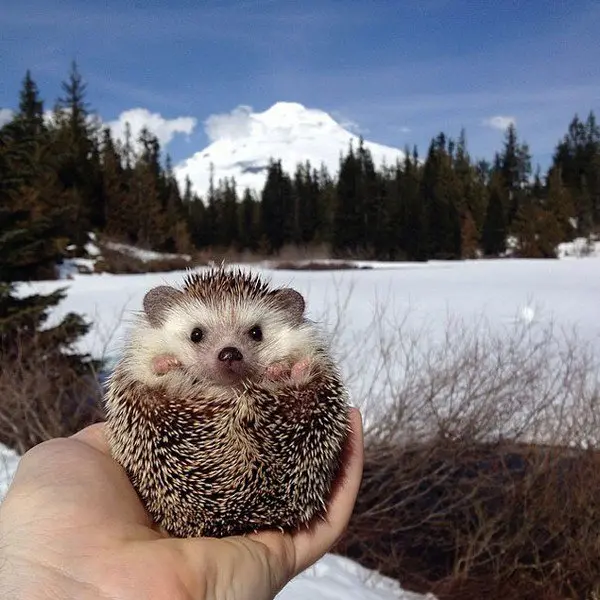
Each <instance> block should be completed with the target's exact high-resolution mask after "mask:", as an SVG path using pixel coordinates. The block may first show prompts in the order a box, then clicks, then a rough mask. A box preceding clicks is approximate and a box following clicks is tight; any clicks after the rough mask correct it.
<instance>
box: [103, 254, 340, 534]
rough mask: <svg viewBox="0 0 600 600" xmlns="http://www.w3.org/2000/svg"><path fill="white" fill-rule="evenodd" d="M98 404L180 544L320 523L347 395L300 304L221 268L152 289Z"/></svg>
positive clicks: (122, 460) (146, 500)
mask: <svg viewBox="0 0 600 600" xmlns="http://www.w3.org/2000/svg"><path fill="white" fill-rule="evenodd" d="M142 304H143V310H141V311H139V313H137V314H136V316H135V320H134V323H133V326H132V328H131V332H130V335H129V336H128V340H127V343H126V344H125V348H124V352H123V355H122V357H121V359H120V360H119V362H118V363H117V365H116V366H115V368H114V370H113V372H112V373H111V376H110V377H109V380H108V386H107V389H106V392H105V397H104V404H105V408H106V418H107V423H106V425H107V438H108V442H109V446H110V448H111V452H112V455H113V457H114V458H115V460H116V461H117V462H118V463H119V464H120V465H121V466H122V467H123V468H124V470H125V471H126V473H127V475H128V477H129V479H130V481H131V483H132V485H133V487H134V488H135V490H136V492H137V494H138V496H139V497H140V499H141V501H142V503H143V504H144V506H145V507H146V509H147V511H148V513H149V514H150V516H151V517H152V519H153V520H154V521H155V523H156V524H157V525H158V526H159V527H160V528H162V530H163V531H165V532H166V533H167V534H168V535H171V536H174V537H199V536H203V537H224V536H230V535H245V534H248V533H252V532H258V531H260V530H264V529H279V530H281V531H293V530H297V529H298V528H302V527H309V526H310V524H311V523H312V522H313V521H314V520H315V519H319V518H320V519H325V518H326V512H327V503H328V498H329V496H330V495H331V491H332V487H333V485H334V484H335V481H336V479H337V477H338V475H339V474H340V470H341V465H342V460H343V459H342V455H343V451H344V447H345V443H346V440H347V435H348V433H349V426H350V423H349V409H350V405H349V400H348V392H347V389H346V387H345V385H344V383H343V381H342V378H341V375H340V371H339V369H338V367H337V366H336V364H335V362H334V360H333V358H332V357H331V354H330V352H329V350H328V348H327V344H326V343H325V338H324V335H323V334H322V333H321V331H320V330H319V328H318V327H317V326H316V324H315V323H314V322H312V321H310V320H309V319H308V318H307V317H306V316H305V308H306V307H305V300H304V297H303V296H302V295H301V294H300V293H299V292H298V291H296V290H294V289H292V288H273V287H272V286H271V284H270V283H269V282H267V281H266V280H265V279H263V278H262V277H261V276H259V275H257V274H252V273H251V272H245V271H243V270H241V269H231V268H226V267H225V266H224V265H221V266H219V267H213V268H209V269H207V270H204V271H200V272H192V271H189V272H188V273H186V275H185V278H184V281H183V286H182V288H181V289H178V288H175V287H171V286H166V285H161V286H158V287H155V288H153V289H150V290H149V291H148V292H147V293H146V295H145V296H144V299H143V303H142Z"/></svg>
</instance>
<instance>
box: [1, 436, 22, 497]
mask: <svg viewBox="0 0 600 600" xmlns="http://www.w3.org/2000/svg"><path fill="white" fill-rule="evenodd" d="M18 464H19V455H18V454H17V453H16V452H15V451H14V450H11V449H10V448H7V447H6V446H4V445H2V444H0V502H2V500H3V499H4V496H5V495H6V490H7V489H8V486H9V485H10V483H11V481H12V478H13V476H14V473H15V471H16V469H17V466H18Z"/></svg>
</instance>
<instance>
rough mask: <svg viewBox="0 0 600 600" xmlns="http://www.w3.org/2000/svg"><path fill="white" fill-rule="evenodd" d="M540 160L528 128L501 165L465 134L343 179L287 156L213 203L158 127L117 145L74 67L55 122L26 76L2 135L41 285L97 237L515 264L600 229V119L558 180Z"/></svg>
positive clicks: (558, 167) (169, 246)
mask: <svg viewBox="0 0 600 600" xmlns="http://www.w3.org/2000/svg"><path fill="white" fill-rule="evenodd" d="M531 163H532V161H531V155H530V152H529V148H528V146H527V144H526V143H525V142H523V141H522V140H520V139H519V137H518V134H517V130H516V128H515V126H514V125H510V126H509V127H508V128H507V130H506V133H505V138H504V141H503V145H502V148H501V149H500V150H499V151H498V152H496V153H495V155H494V157H493V159H492V160H491V161H489V162H488V161H482V160H475V159H474V158H473V157H472V156H471V155H470V154H469V151H468V148H467V142H466V134H465V132H464V131H462V132H461V133H460V135H459V137H458V139H453V138H451V137H449V136H447V135H446V134H444V133H440V134H439V135H437V136H436V137H435V138H434V139H432V140H431V143H430V145H429V148H428V149H427V153H426V154H425V155H424V156H422V157H421V156H419V153H418V150H417V148H416V147H415V148H412V149H409V148H406V149H405V153H404V158H403V159H402V160H400V161H398V162H397V163H396V164H392V165H386V166H379V165H375V164H374V161H373V158H372V156H371V154H370V152H369V151H368V149H367V148H366V147H365V145H364V144H363V142H362V140H361V141H360V142H359V143H358V144H356V146H355V147H349V148H347V149H346V150H345V151H343V152H341V153H340V160H339V168H338V171H337V173H335V174H332V173H330V172H328V170H327V168H326V167H325V166H324V165H319V166H316V165H311V164H310V163H308V162H306V163H302V164H298V165H297V167H296V169H295V171H294V172H293V173H287V172H286V171H285V170H284V168H283V167H282V164H281V161H279V160H278V159H277V157H273V159H272V160H271V162H270V163H269V166H268V169H267V176H266V181H265V184H264V186H263V189H262V190H261V191H260V192H255V191H251V190H248V189H246V190H244V191H243V192H241V194H238V190H237V187H236V184H235V181H234V180H229V179H225V180H219V181H214V177H213V178H211V185H210V189H209V191H208V192H207V193H206V195H205V197H203V198H200V197H199V196H198V195H197V194H196V193H195V192H194V191H193V189H192V186H191V184H190V181H189V180H187V181H186V183H185V185H183V186H182V188H183V189H181V188H180V186H179V185H178V182H177V180H176V178H175V176H174V174H173V168H172V164H171V160H170V158H169V157H168V156H166V157H164V156H163V151H162V149H161V147H160V143H159V141H158V139H157V137H156V136H155V135H153V134H152V133H151V132H150V131H148V130H147V129H144V130H142V131H141V133H140V135H139V138H138V139H137V140H134V139H132V135H131V131H130V130H129V129H127V130H126V133H125V136H124V139H123V140H116V139H114V137H113V135H112V133H111V130H110V129H109V128H108V127H107V126H103V125H102V123H101V122H100V121H99V120H98V119H96V118H95V117H94V113H93V111H92V110H91V108H90V105H89V103H88V100H87V88H86V84H85V82H84V81H83V78H82V76H81V74H80V72H79V70H78V68H77V65H76V64H75V63H73V64H72V65H71V69H70V72H69V74H68V77H67V78H66V80H65V81H64V82H63V83H62V94H61V96H60V97H59V98H58V99H57V100H56V102H55V104H54V106H53V109H52V110H51V111H48V112H46V111H45V110H44V102H43V100H42V99H41V97H40V92H39V90H38V87H37V85H36V83H35V81H34V80H33V78H32V76H31V73H30V72H27V73H26V75H25V77H24V80H23V85H22V89H21V91H20V96H19V106H18V109H17V110H16V112H15V113H14V115H13V117H12V119H11V120H10V121H9V122H8V123H6V124H4V125H3V126H2V128H1V129H0V209H1V210H2V211H4V213H6V214H7V215H11V219H10V221H11V222H12V223H14V226H15V227H19V228H20V229H26V230H30V231H38V232H40V231H43V232H44V234H43V235H41V234H38V235H37V237H36V250H35V252H36V256H37V259H36V260H37V262H38V263H39V264H38V266H37V268H36V269H35V275H36V276H39V277H48V276H50V274H51V272H52V270H53V267H54V264H55V263H56V262H57V261H58V260H60V259H61V257H64V256H65V255H67V254H68V253H70V254H75V255H85V252H86V250H85V248H86V243H87V241H88V233H89V232H90V231H95V232H99V233H101V234H104V235H105V236H106V237H110V238H112V239H115V240H119V241H123V242H127V243H131V244H136V245H139V246H143V247H147V248H152V249H155V250H162V251H168V252H193V251H194V249H202V248H235V249H237V250H250V251H254V252H257V253H261V254H274V253H277V252H279V251H280V250H281V249H282V248H283V247H284V246H286V245H298V246H311V245H324V247H328V248H330V251H331V253H332V254H333V255H334V256H350V257H360V258H372V259H381V260H399V259H402V260H428V259H459V258H468V257H476V256H501V255H503V254H504V253H505V252H506V250H507V244H509V245H510V248H511V253H512V255H513V256H520V257H552V256H554V254H555V249H556V246H557V244H558V243H559V242H561V241H566V240H570V239H572V238H573V237H575V236H587V235H589V234H590V232H592V231H594V230H595V229H597V228H598V226H599V224H600V128H599V126H598V124H597V122H596V119H595V115H594V113H593V112H590V113H589V115H588V116H587V118H586V119H585V120H581V119H580V118H579V117H578V116H577V115H576V116H575V117H574V118H573V119H572V121H571V123H570V124H569V126H568V130H567V132H566V134H565V135H564V137H563V139H562V140H560V141H559V142H558V144H557V146H556V148H555V151H554V155H553V159H552V162H551V165H550V167H549V168H548V170H547V171H546V172H545V173H542V172H541V171H540V169H539V168H538V169H536V170H535V172H534V171H533V168H532V164H531ZM240 196H241V197H240ZM5 258H6V257H2V260H4V259H5ZM11 260H12V262H15V261H16V262H17V263H18V260H19V259H18V257H16V256H14V255H13V258H12V259H11ZM28 274H29V276H32V272H31V270H29V271H28Z"/></svg>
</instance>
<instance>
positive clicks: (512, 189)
mask: <svg viewBox="0 0 600 600" xmlns="http://www.w3.org/2000/svg"><path fill="white" fill-rule="evenodd" d="M499 158H500V173H501V175H502V181H503V185H504V188H505V190H506V192H507V194H508V205H507V213H506V215H507V224H508V226H509V227H510V224H511V223H512V221H513V219H514V218H515V216H516V214H517V212H518V210H519V205H520V203H521V201H522V200H524V197H525V195H526V189H525V188H526V186H527V184H528V183H529V178H530V176H531V155H530V153H529V147H528V146H527V144H524V143H520V142H519V140H518V136H517V129H516V127H515V125H514V124H513V123H511V124H510V125H509V126H508V128H507V130H506V134H505V140H504V149H503V152H502V154H501V155H500V157H499Z"/></svg>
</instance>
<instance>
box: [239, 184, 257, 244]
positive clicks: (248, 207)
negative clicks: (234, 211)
mask: <svg viewBox="0 0 600 600" xmlns="http://www.w3.org/2000/svg"><path fill="white" fill-rule="evenodd" d="M239 212H240V224H239V240H240V247H241V248H242V249H243V250H251V251H255V250H256V249H257V248H258V239H259V236H258V222H259V202H258V201H257V200H256V199H255V198H254V197H253V196H252V192H251V191H250V190H249V189H248V188H246V189H245V190H244V195H243V197H242V203H241V206H240V211H239Z"/></svg>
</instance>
